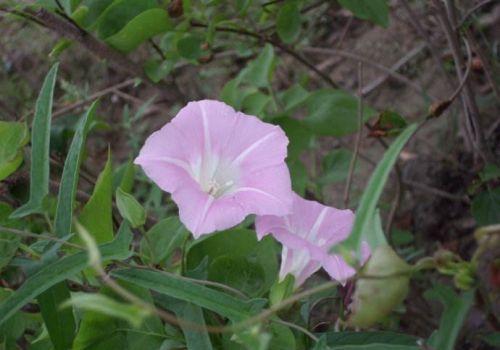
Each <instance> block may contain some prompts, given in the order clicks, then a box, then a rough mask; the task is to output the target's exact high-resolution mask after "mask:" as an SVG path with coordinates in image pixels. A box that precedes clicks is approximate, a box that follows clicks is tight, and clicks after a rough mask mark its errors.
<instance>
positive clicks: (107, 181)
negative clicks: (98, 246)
mask: <svg viewBox="0 0 500 350" xmlns="http://www.w3.org/2000/svg"><path fill="white" fill-rule="evenodd" d="M79 221H80V223H81V224H82V225H83V226H84V227H85V228H86V229H87V231H89V233H90V234H91V235H92V236H93V237H94V239H95V241H96V242H97V243H106V242H109V241H111V240H112V239H113V172H112V167H111V154H110V155H109V156H108V161H107V162H106V165H105V166H104V169H103V171H102V172H101V174H100V175H99V178H98V179H97V182H96V184H95V187H94V192H93V193H92V196H91V197H90V199H89V201H88V202H87V204H85V206H84V207H83V209H82V212H81V213H80V217H79Z"/></svg>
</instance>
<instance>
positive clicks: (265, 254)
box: [186, 229, 278, 296]
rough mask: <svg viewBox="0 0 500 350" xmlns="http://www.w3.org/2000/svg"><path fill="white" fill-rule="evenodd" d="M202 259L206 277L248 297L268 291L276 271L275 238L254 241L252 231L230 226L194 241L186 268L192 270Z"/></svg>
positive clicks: (255, 239)
mask: <svg viewBox="0 0 500 350" xmlns="http://www.w3.org/2000/svg"><path fill="white" fill-rule="evenodd" d="M205 258H206V259H208V276H209V279H211V280H213V281H217V282H220V283H224V284H227V285H229V286H232V287H234V288H236V289H240V290H242V291H243V292H245V293H247V294H248V295H251V296H259V295H262V294H263V293H265V292H266V291H267V290H269V288H271V286H272V284H273V283H274V281H275V280H276V277H277V274H278V262H277V255H276V249H275V243H274V241H273V240H272V238H271V237H265V238H264V239H262V240H261V241H257V237H256V236H255V232H253V231H251V230H245V229H232V230H227V231H223V232H218V233H216V234H214V235H210V236H207V237H206V238H204V239H200V240H197V241H196V242H195V243H194V244H193V245H192V246H191V247H190V248H189V250H188V252H187V258H186V262H187V269H188V270H193V269H195V268H196V267H197V266H199V265H200V263H201V262H202V260H203V259H205Z"/></svg>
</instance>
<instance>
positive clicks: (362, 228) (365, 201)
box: [341, 124, 417, 255]
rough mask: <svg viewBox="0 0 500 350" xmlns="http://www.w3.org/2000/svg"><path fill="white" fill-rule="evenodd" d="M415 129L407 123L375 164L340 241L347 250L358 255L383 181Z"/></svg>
mask: <svg viewBox="0 0 500 350" xmlns="http://www.w3.org/2000/svg"><path fill="white" fill-rule="evenodd" d="M416 129H417V124H411V125H409V126H408V127H407V128H406V129H405V130H404V131H403V132H402V133H401V134H400V135H399V136H398V137H397V138H396V139H395V140H394V142H393V143H392V144H391V146H390V147H389V149H388V150H387V151H386V152H385V154H384V157H383V158H382V160H381V161H380V162H379V163H378V164H377V167H376V168H375V171H374V172H373V174H372V175H371V177H370V180H369V181H368V185H367V186H366V187H365V190H364V192H363V195H362V196H361V200H360V203H359V206H358V209H357V211H356V218H355V220H354V226H353V228H352V231H351V234H350V235H349V237H348V238H347V239H346V240H345V241H343V242H342V243H341V245H342V246H343V247H344V248H346V249H347V250H348V251H356V252H357V253H358V255H359V251H360V247H361V241H362V240H363V238H364V236H366V235H369V234H370V232H371V229H372V226H371V225H372V222H373V221H372V219H373V217H374V215H375V211H376V208H377V203H378V201H379V199H380V196H381V195H382V191H383V189H384V187H385V183H386V182H387V179H388V178H389V174H390V173H391V170H392V168H393V166H394V164H395V163H396V161H397V159H398V157H399V153H400V152H401V150H402V149H403V147H404V145H405V144H406V142H407V141H408V140H409V139H410V137H411V136H412V135H413V133H414V132H415V130H416Z"/></svg>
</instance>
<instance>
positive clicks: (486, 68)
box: [464, 28, 500, 100]
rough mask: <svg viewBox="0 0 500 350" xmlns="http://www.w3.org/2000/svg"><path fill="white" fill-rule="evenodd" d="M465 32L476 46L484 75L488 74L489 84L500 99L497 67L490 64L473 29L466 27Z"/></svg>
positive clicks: (473, 45)
mask: <svg viewBox="0 0 500 350" xmlns="http://www.w3.org/2000/svg"><path fill="white" fill-rule="evenodd" d="M464 33H465V37H466V38H467V40H468V41H469V42H470V43H471V45H472V47H473V48H474V52H475V53H476V55H477V56H478V57H479V59H480V60H481V65H482V68H483V72H484V75H485V76H486V80H488V84H490V87H491V89H492V90H493V93H494V94H495V96H496V97H497V99H499V100H500V91H499V90H498V87H497V84H496V82H495V79H494V78H493V77H494V76H495V75H496V74H497V73H498V72H497V71H495V68H496V67H494V66H492V65H491V64H490V62H489V60H488V58H487V56H486V54H485V53H484V51H483V49H482V48H481V46H480V45H479V44H478V43H477V41H476V38H474V35H472V31H471V29H470V28H467V29H465V31H464Z"/></svg>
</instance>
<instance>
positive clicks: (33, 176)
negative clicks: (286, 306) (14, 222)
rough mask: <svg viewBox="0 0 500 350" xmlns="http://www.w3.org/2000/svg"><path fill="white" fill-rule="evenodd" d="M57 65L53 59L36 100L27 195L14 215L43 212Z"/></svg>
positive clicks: (46, 190)
mask: <svg viewBox="0 0 500 350" xmlns="http://www.w3.org/2000/svg"><path fill="white" fill-rule="evenodd" d="M57 67H58V64H57V63H56V64H55V65H54V66H52V68H51V69H50V71H49V72H48V73H47V76H46V77H45V80H44V82H43V85H42V89H41V90H40V95H38V99H37V101H36V107H35V117H34V119H33V132H32V135H31V171H30V198H29V200H28V202H27V203H26V204H24V205H23V206H22V207H20V208H17V210H15V211H14V213H12V217H14V218H20V217H24V216H26V215H30V214H34V213H41V212H43V200H44V199H45V197H46V196H47V195H48V194H49V146H50V124H51V117H52V99H53V96H54V86H55V84H56V76H57Z"/></svg>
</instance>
